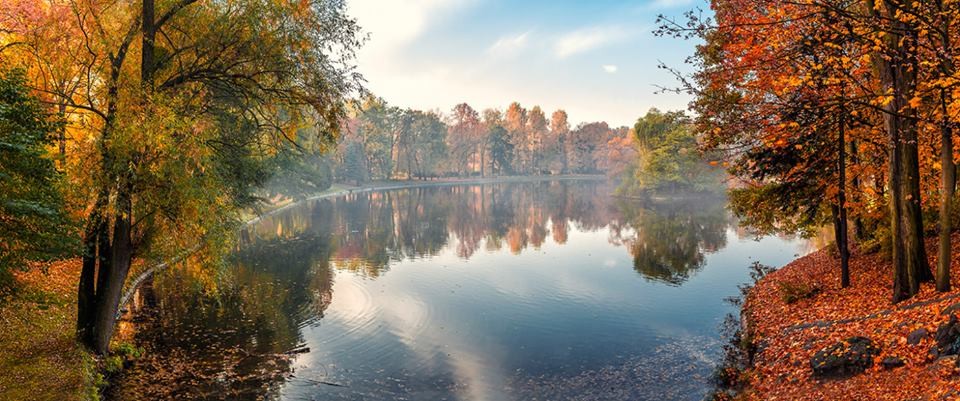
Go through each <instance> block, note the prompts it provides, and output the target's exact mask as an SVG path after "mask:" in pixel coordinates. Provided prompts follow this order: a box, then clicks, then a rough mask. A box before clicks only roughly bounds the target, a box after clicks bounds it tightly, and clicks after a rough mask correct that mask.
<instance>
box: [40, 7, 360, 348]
mask: <svg viewBox="0 0 960 401" xmlns="http://www.w3.org/2000/svg"><path fill="white" fill-rule="evenodd" d="M41 8H42V6H41ZM343 8H344V5H343V4H342V2H339V1H334V0H329V1H328V0H311V1H304V2H285V1H284V2H273V1H265V0H241V1H239V2H230V3H218V2H204V1H199V0H175V1H170V2H161V3H156V4H155V3H154V2H153V1H145V2H141V3H139V4H135V5H134V6H129V7H128V6H126V5H121V4H118V3H98V2H86V3H83V2H81V3H76V2H73V3H70V8H69V10H70V14H71V18H69V19H68V20H66V21H68V23H69V24H71V28H72V31H76V32H82V33H83V34H82V35H79V36H78V37H77V38H78V40H79V41H80V46H78V48H80V49H83V51H84V52H85V54H88V55H89V58H85V59H84V60H85V64H81V65H82V66H83V69H84V73H83V74H81V75H79V79H81V80H82V83H80V84H79V85H77V86H78V87H80V88H83V90H82V91H79V92H78V93H65V92H66V91H62V90H53V89H49V88H48V87H46V86H44V85H43V83H42V82H36V83H35V85H36V86H37V87H38V88H41V89H43V90H44V92H45V93H51V94H52V95H54V96H56V101H60V102H63V103H64V104H66V105H67V106H66V109H67V110H66V113H68V114H69V113H77V114H83V119H82V120H83V124H76V125H75V129H77V130H82V131H84V132H83V135H84V137H85V138H88V140H87V141H85V142H84V143H83V146H84V148H81V149H78V151H77V153H78V157H77V158H76V159H74V160H73V161H72V163H75V166H74V167H73V168H72V170H71V171H72V174H75V176H74V177H72V180H74V181H76V182H78V183H80V187H82V188H89V192H88V193H87V194H84V195H85V196H88V197H89V198H88V205H87V207H86V210H88V211H89V214H88V215H87V216H86V227H85V228H84V233H83V236H82V237H83V268H82V271H81V276H80V283H79V286H78V317H77V331H78V336H79V338H80V339H81V341H82V342H83V343H84V344H86V345H87V346H89V347H90V348H91V349H93V350H94V351H96V352H97V353H101V354H102V353H105V352H107V348H108V345H109V341H110V338H111V336H112V334H113V330H114V324H115V319H116V315H117V309H118V306H119V301H120V294H121V290H122V289H123V287H124V285H125V282H126V278H127V276H128V274H129V272H130V269H131V262H132V260H133V258H135V257H147V256H149V257H161V256H163V255H170V254H173V253H176V252H179V251H178V249H182V248H183V247H185V246H192V244H193V243H196V242H198V241H203V242H204V243H206V244H207V247H206V248H205V251H206V252H208V253H211V254H215V253H218V252H221V251H223V250H225V249H227V248H228V246H227V243H228V241H226V240H223V239H221V238H230V235H229V233H231V232H232V230H233V227H235V225H236V224H237V221H238V218H239V213H238V212H239V210H240V208H242V207H245V206H249V205H250V202H253V201H254V200H255V199H256V197H255V196H253V195H252V192H253V191H255V190H256V187H257V186H260V185H262V184H264V183H265V181H266V179H267V178H269V174H268V173H267V171H269V164H270V163H271V162H270V161H271V160H272V159H273V157H274V156H276V155H278V154H280V153H281V152H296V151H297V149H298V148H299V147H301V146H302V145H301V144H296V142H297V137H298V132H303V130H304V129H306V130H308V131H309V132H311V133H312V135H313V136H314V137H316V138H317V140H316V141H314V144H316V145H317V146H325V145H323V144H325V143H329V142H330V141H331V140H332V139H333V138H334V137H335V136H336V134H337V131H338V129H339V123H340V119H341V117H342V116H343V115H344V111H345V107H344V99H345V97H346V96H347V95H348V94H349V93H351V92H352V91H354V90H355V88H356V87H357V83H358V82H359V81H358V80H357V79H356V78H357V77H356V76H354V75H353V73H352V72H351V70H350V65H351V63H352V59H353V51H354V49H355V48H356V47H357V46H358V45H359V44H360V39H359V36H358V35H357V28H356V25H355V23H354V21H353V20H352V19H350V18H348V17H347V16H346V15H345V14H344V10H343ZM36 23H37V24H42V23H44V22H43V21H37V22H36ZM334 49H336V50H334ZM40 50H42V51H35V52H32V53H30V54H28V55H27V57H33V58H35V59H37V60H51V59H54V58H55V57H56V55H53V54H48V53H45V51H47V50H48V49H40ZM49 51H55V50H49ZM137 55H139V56H140V57H139V60H136V59H135V58H134V57H135V56H137ZM78 120H81V119H79V118H78ZM81 155H82V157H81Z"/></svg>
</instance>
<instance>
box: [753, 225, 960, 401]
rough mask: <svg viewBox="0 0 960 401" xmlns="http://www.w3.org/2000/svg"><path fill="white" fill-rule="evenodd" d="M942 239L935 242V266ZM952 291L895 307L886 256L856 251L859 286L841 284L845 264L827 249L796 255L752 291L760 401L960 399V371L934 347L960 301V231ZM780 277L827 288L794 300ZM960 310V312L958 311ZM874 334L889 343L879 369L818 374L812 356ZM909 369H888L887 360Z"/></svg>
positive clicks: (927, 290)
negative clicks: (922, 332)
mask: <svg viewBox="0 0 960 401" xmlns="http://www.w3.org/2000/svg"><path fill="white" fill-rule="evenodd" d="M934 240H936V238H932V239H931V241H928V242H927V255H930V266H931V267H935V266H936V264H937V260H936V242H935V241H934ZM952 242H953V253H952V255H953V259H952V261H951V273H952V278H951V284H952V288H953V291H951V292H948V293H939V292H937V291H936V290H935V289H934V287H933V284H932V283H925V284H923V287H922V289H921V291H920V293H919V294H918V295H917V296H915V297H914V298H911V299H909V300H906V301H903V302H901V303H899V304H896V305H894V304H892V303H891V297H892V282H893V278H892V274H893V273H892V267H891V265H890V263H889V262H887V261H885V260H884V258H883V257H882V256H881V255H879V254H859V253H855V254H854V255H853V257H852V258H851V260H850V270H851V277H852V281H851V286H850V287H849V288H845V289H841V288H840V262H839V259H838V258H836V257H834V256H833V255H832V252H830V250H827V249H824V250H820V251H817V252H814V253H812V254H810V255H807V256H805V257H802V258H800V259H797V260H796V261H794V262H792V263H790V264H788V265H787V266H784V267H783V268H782V269H780V270H778V271H776V272H773V273H771V274H769V275H767V276H766V277H765V278H764V279H763V280H761V281H760V282H759V283H758V284H757V285H756V286H755V287H754V288H753V289H752V290H751V292H750V293H749V295H748V297H747V300H746V303H745V305H744V317H745V319H746V320H747V322H748V324H749V327H750V330H751V333H752V335H753V336H754V338H753V341H754V344H756V345H757V347H758V352H757V354H756V356H755V359H754V367H753V369H752V370H751V372H750V388H751V389H750V391H748V392H747V393H746V394H745V396H746V398H747V399H752V400H754V399H755V400H898V401H900V400H960V372H957V369H956V368H955V365H954V364H953V363H952V362H948V361H947V360H939V361H938V360H937V359H936V358H935V357H934V356H933V355H930V353H929V351H930V349H931V348H932V347H933V345H934V342H935V341H934V338H933V337H934V336H933V333H935V332H936V331H937V327H938V326H939V325H940V324H942V323H945V322H947V321H948V320H949V317H950V314H949V313H943V314H942V313H941V311H943V310H945V309H946V308H948V307H950V306H952V305H955V304H957V303H960V288H958V287H960V236H958V235H954V236H953V241H952ZM782 283H793V284H797V283H805V284H808V285H819V287H820V289H821V290H820V291H819V292H818V293H817V294H815V295H813V296H812V297H810V298H804V299H799V300H797V301H795V302H793V303H789V304H788V303H787V302H785V300H784V299H783V297H782V294H781V291H782V287H783V286H782V285H781V284H782ZM955 313H957V314H960V311H957V312H955ZM920 328H925V329H926V330H927V331H928V332H929V333H930V334H929V335H927V336H925V337H924V338H923V339H922V340H921V341H920V342H919V344H916V345H908V344H907V335H908V334H909V333H910V332H912V331H914V330H917V329H920ZM854 336H866V337H869V338H871V339H873V341H874V342H875V344H877V345H878V346H880V347H881V353H880V356H879V357H878V358H877V360H876V361H875V362H876V363H874V366H873V367H872V368H870V369H869V370H867V371H866V372H863V373H861V374H857V375H854V376H852V377H848V378H843V379H819V378H815V377H813V376H812V370H811V368H810V359H811V357H813V355H814V353H816V352H817V351H818V350H820V349H823V348H824V347H826V346H829V345H830V344H833V343H836V342H838V341H841V340H844V339H846V338H850V337H854ZM888 356H895V357H899V358H902V359H903V360H904V361H905V362H906V365H905V366H903V367H900V368H894V369H891V370H884V368H883V367H882V366H881V364H880V363H879V362H880V360H882V359H883V358H884V357H888Z"/></svg>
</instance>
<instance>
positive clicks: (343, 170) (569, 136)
mask: <svg viewBox="0 0 960 401" xmlns="http://www.w3.org/2000/svg"><path fill="white" fill-rule="evenodd" d="M343 124H344V127H343V129H342V132H343V135H342V136H341V137H340V139H339V140H338V142H337V146H336V150H335V151H334V152H333V154H332V155H331V160H330V163H331V164H332V165H333V168H332V171H333V174H334V175H335V179H336V180H337V181H341V182H349V183H360V182H364V181H368V180H385V179H411V180H412V179H430V178H436V177H453V176H457V177H468V176H484V177H485V176H500V175H552V174H600V173H611V174H618V173H620V172H622V171H624V170H625V166H626V164H628V163H630V162H632V158H631V157H626V156H625V155H619V154H620V153H621V150H622V148H623V147H624V146H628V147H629V145H630V144H631V143H633V140H632V138H631V136H632V135H633V134H632V132H631V130H630V129H629V128H627V127H619V128H611V127H610V126H609V125H608V124H607V123H605V122H590V123H582V124H579V125H577V126H576V127H573V128H571V127H570V123H569V121H568V116H567V112H566V111H563V110H557V111H555V112H553V113H552V114H551V115H550V117H549V118H548V117H547V115H546V113H545V112H544V111H543V110H542V109H541V108H540V107H539V106H534V107H532V108H531V109H525V108H524V107H523V106H521V105H520V104H519V103H517V102H514V103H511V104H510V106H509V107H507V110H506V112H502V111H500V110H497V109H486V110H483V111H482V112H478V111H477V110H475V109H474V108H473V107H471V106H470V105H468V104H466V103H461V104H458V105H456V106H455V107H454V108H453V109H452V110H451V111H450V113H449V114H443V113H441V112H439V111H420V110H412V109H401V108H399V107H395V106H391V105H389V104H388V103H387V102H386V101H385V100H383V99H381V98H378V97H373V96H369V97H366V98H364V99H362V100H359V101H357V102H355V103H354V104H353V107H352V112H351V114H350V117H349V118H347V119H346V120H345V121H344V123H343ZM611 155H613V156H614V157H611ZM618 155H619V156H620V157H616V156H618Z"/></svg>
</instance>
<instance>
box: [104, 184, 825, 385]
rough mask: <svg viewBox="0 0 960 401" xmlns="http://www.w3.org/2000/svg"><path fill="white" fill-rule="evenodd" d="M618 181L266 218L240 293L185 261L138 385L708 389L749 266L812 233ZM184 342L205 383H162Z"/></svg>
mask: <svg viewBox="0 0 960 401" xmlns="http://www.w3.org/2000/svg"><path fill="white" fill-rule="evenodd" d="M612 190H613V188H612V187H610V186H609V185H607V184H603V183H599V182H542V183H530V184H502V185H484V186H460V187H433V188H420V189H406V190H398V191H389V192H375V193H367V194H354V195H351V196H349V197H344V198H337V199H328V200H319V201H314V202H310V203H307V204H305V205H303V206H301V207H298V208H294V209H291V210H288V211H286V212H284V213H281V214H278V215H275V216H271V217H269V218H266V219H265V220H264V221H263V222H262V224H260V225H259V226H258V227H256V228H255V229H253V230H250V231H248V232H246V233H244V241H243V242H244V245H243V246H242V248H241V249H240V250H239V251H238V252H237V255H236V257H235V258H234V259H235V262H234V266H233V267H231V268H230V269H229V273H228V274H226V276H225V277H224V279H223V281H224V283H223V284H221V290H222V292H223V293H224V294H225V295H221V296H220V297H213V296H210V295H207V296H203V295H200V294H196V293H193V292H191V291H184V288H191V287H196V286H191V285H190V281H191V280H189V279H188V278H187V277H186V275H185V274H173V275H171V277H166V278H164V279H163V280H161V281H160V282H159V283H158V286H157V288H158V294H159V298H160V299H162V300H163V301H164V302H161V303H160V304H161V305H162V306H161V307H160V308H159V309H160V310H161V312H160V315H161V316H162V318H161V319H157V320H158V321H157V322H155V326H158V327H160V328H159V329H156V330H144V333H143V334H142V335H140V337H141V341H143V342H145V343H148V344H153V347H154V348H155V350H156V351H155V352H154V354H156V356H154V357H153V358H152V360H151V361H148V362H146V363H143V364H142V365H143V366H140V367H137V368H136V369H135V372H132V373H130V374H128V375H127V377H126V378H125V379H124V381H122V382H121V388H123V389H128V390H131V391H129V392H133V391H132V390H134V389H140V390H144V389H146V391H147V392H149V391H152V390H150V389H151V388H154V387H157V388H159V387H163V386H164V385H166V386H168V387H169V386H174V387H177V388H178V390H177V391H176V394H177V396H178V397H180V399H183V398H194V399H222V398H217V397H224V396H225V395H227V394H229V395H230V396H231V397H233V398H238V399H258V398H261V397H264V398H280V399H289V400H301V399H307V400H309V399H316V400H329V399H345V400H361V399H364V400H378V399H379V400H392V399H410V400H444V399H447V400H536V399H543V400H547V399H575V400H576V399H583V400H593V399H597V400H601V399H603V400H607V399H678V400H686V399H700V398H701V397H702V395H703V394H704V393H705V392H706V391H707V390H708V389H709V383H708V377H709V374H710V372H711V369H712V366H713V363H714V361H716V360H717V359H718V356H719V355H718V354H719V348H720V338H719V334H718V333H717V329H718V326H719V324H720V322H721V320H722V318H723V316H724V315H725V314H727V313H729V312H730V311H731V310H732V307H731V306H729V305H727V304H725V303H724V302H723V299H724V298H725V297H728V296H731V295H735V294H736V293H737V288H736V286H737V284H739V283H742V282H745V281H747V280H748V276H747V269H746V266H747V265H748V264H749V263H750V262H751V261H753V260H759V261H761V262H762V263H765V264H771V265H782V264H784V263H786V262H788V261H789V260H791V259H793V258H794V257H795V255H797V254H801V253H805V252H806V251H807V250H806V244H805V243H804V242H803V241H799V240H792V239H782V238H776V237H767V238H763V239H762V240H760V241H754V239H753V237H752V236H750V235H748V234H744V233H742V232H740V231H738V230H737V229H736V225H735V221H734V220H733V219H732V218H731V217H730V215H729V214H728V212H726V211H725V209H724V201H723V200H722V199H688V200H683V201H679V200H672V201H666V202H656V203H646V204H645V203H640V202H636V201H624V200H616V199H613V198H611V197H609V196H608V194H609V193H610V192H611V191H612ZM213 298H215V300H214V299H213ZM198 299H199V301H198ZM229 316H236V318H234V319H231V318H230V317H229ZM248 322H252V323H248ZM222 330H230V331H231V335H229V336H227V338H224V339H220V338H219V336H218V335H217V333H218V332H219V331H222ZM151 331H152V332H153V333H154V334H153V335H151V334H150V332H151ZM158 331H162V332H164V333H165V334H166V335H165V336H162V337H163V339H162V340H161V339H160V338H159V337H161V336H158V335H156V334H155V333H156V332H158ZM197 332H200V333H202V334H196V333H197ZM178 333H179V334H178ZM203 333H205V334H203ZM179 337H183V339H182V340H172V339H171V338H179ZM187 337H189V338H187ZM197 338H200V340H197ZM303 347H309V350H310V351H309V352H306V353H292V354H285V352H289V351H290V350H295V349H300V350H303ZM171 355H172V356H176V360H177V361H178V363H182V364H184V365H186V366H189V369H192V370H193V371H194V372H195V373H196V374H195V375H194V376H196V377H201V379H199V380H198V382H197V383H193V384H189V383H187V382H185V381H184V380H182V378H181V379H179V380H178V379H176V378H175V376H176V375H172V376H174V378H170V379H161V378H157V377H158V376H162V375H156V374H155V373H156V372H154V371H151V369H159V368H158V367H156V366H153V367H151V364H154V365H160V364H163V363H167V364H169V363H170V360H171V359H174V357H172V356H171ZM224 355H226V356H224ZM244 366H247V367H246V368H244ZM238 367H239V368H238ZM189 369H188V370H189ZM257 372H268V373H269V374H267V375H265V376H262V377H260V378H256V373H257ZM151 377H153V378H151ZM202 377H208V378H209V379H206V380H205V379H202ZM264 377H269V378H268V379H264ZM163 382H166V383H163ZM164 391H166V392H170V390H169V389H167V390H164ZM153 395H154V396H155V397H154V398H158V397H159V398H163V397H165V396H166V393H160V392H155V393H153Z"/></svg>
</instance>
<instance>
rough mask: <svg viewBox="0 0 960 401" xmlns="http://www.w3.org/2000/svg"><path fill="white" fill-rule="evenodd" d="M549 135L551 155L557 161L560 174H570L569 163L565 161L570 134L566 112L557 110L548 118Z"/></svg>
mask: <svg viewBox="0 0 960 401" xmlns="http://www.w3.org/2000/svg"><path fill="white" fill-rule="evenodd" d="M550 134H551V136H552V137H553V138H554V141H553V143H554V149H553V152H552V153H554V154H555V155H556V158H557V159H559V164H560V174H567V173H569V172H570V163H569V160H567V136H568V135H569V134H570V122H569V121H568V119H567V112H566V111H563V110H557V111H554V112H553V114H552V115H551V116H550Z"/></svg>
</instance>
